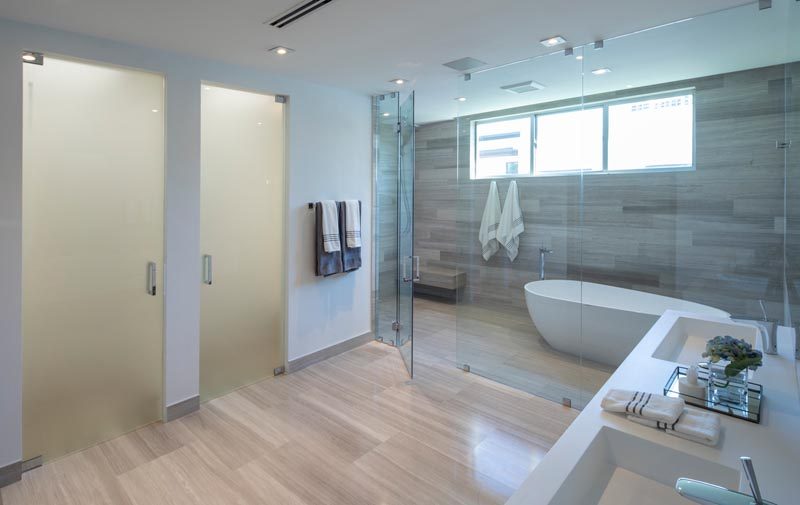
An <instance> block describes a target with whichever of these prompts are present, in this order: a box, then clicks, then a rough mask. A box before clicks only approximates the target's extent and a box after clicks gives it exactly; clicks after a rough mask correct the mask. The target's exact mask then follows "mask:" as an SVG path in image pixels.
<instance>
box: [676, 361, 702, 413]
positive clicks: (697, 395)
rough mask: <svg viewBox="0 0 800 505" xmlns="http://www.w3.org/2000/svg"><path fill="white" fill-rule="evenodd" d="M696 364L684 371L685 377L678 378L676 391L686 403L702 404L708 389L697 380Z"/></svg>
mask: <svg viewBox="0 0 800 505" xmlns="http://www.w3.org/2000/svg"><path fill="white" fill-rule="evenodd" d="M697 376H698V374H697V365H696V364H695V365H692V366H690V367H689V369H688V370H687V371H686V377H681V378H680V379H678V392H679V393H680V394H681V396H683V399H684V400H685V401H686V403H693V404H695V405H704V404H705V402H706V395H707V394H708V389H707V388H706V386H705V385H703V384H700V381H698V380H697Z"/></svg>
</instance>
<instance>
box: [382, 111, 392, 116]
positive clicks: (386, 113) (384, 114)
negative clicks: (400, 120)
mask: <svg viewBox="0 0 800 505" xmlns="http://www.w3.org/2000/svg"><path fill="white" fill-rule="evenodd" d="M389 116H391V114H389V113H388V112H384V113H383V117H389Z"/></svg>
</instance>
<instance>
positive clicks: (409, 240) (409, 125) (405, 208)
mask: <svg viewBox="0 0 800 505" xmlns="http://www.w3.org/2000/svg"><path fill="white" fill-rule="evenodd" d="M399 182H400V184H399V185H398V188H397V201H398V202H399V203H398V205H397V211H398V216H397V223H398V250H399V254H400V261H401V262H405V265H406V266H403V265H402V264H401V268H400V275H401V278H400V280H399V286H400V289H399V292H398V299H397V320H398V321H399V322H400V327H399V329H398V331H397V348H398V349H400V354H401V355H402V356H403V361H404V362H405V364H406V368H407V369H408V373H409V374H410V375H411V376H412V377H413V376H414V364H413V355H414V354H413V349H414V331H413V330H414V279H416V278H417V277H418V275H419V261H418V260H417V259H416V257H415V256H414V93H413V92H412V93H411V96H409V97H408V98H407V99H406V101H405V102H403V105H402V106H401V107H400V181H399Z"/></svg>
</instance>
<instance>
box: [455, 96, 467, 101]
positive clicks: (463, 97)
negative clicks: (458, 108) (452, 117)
mask: <svg viewBox="0 0 800 505" xmlns="http://www.w3.org/2000/svg"><path fill="white" fill-rule="evenodd" d="M466 101H467V97H465V96H460V97H458V98H456V102H466Z"/></svg>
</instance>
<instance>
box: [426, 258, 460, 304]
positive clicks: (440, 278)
mask: <svg viewBox="0 0 800 505" xmlns="http://www.w3.org/2000/svg"><path fill="white" fill-rule="evenodd" d="M466 285H467V274H466V272H459V271H457V270H456V269H455V268H444V267H431V266H428V267H424V268H423V269H421V270H420V273H419V280H418V281H417V282H415V283H414V294H415V295H427V296H435V297H439V298H447V299H449V300H457V299H458V298H459V296H460V295H459V294H460V293H462V292H463V291H464V288H465V287H466Z"/></svg>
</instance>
